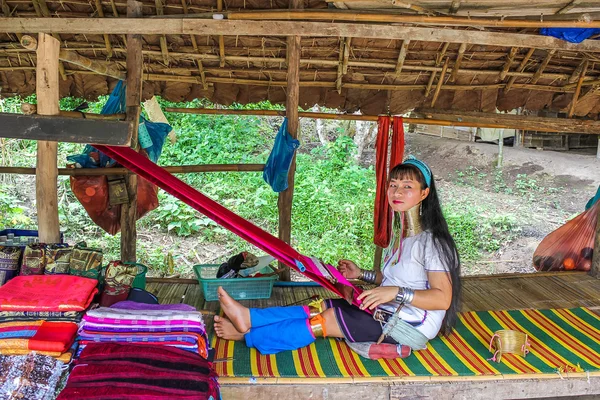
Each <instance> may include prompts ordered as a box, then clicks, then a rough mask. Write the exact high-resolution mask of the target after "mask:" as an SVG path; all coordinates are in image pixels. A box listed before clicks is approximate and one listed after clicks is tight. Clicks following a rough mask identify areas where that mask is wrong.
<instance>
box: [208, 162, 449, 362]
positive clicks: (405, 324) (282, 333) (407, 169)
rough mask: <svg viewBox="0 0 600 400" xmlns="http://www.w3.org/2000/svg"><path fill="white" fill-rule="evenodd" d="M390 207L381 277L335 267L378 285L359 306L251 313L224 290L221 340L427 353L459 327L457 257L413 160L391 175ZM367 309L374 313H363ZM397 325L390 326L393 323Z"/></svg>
mask: <svg viewBox="0 0 600 400" xmlns="http://www.w3.org/2000/svg"><path fill="white" fill-rule="evenodd" d="M389 177H390V178H389V182H388V189H387V197H388V202H389V204H390V207H391V209H392V210H393V212H394V222H393V229H392V238H391V241H390V245H389V246H388V248H387V249H386V250H385V253H384V261H383V268H382V271H381V272H375V271H368V270H363V269H359V268H358V266H357V265H356V264H355V263H354V262H352V261H349V260H340V261H339V262H338V269H339V271H340V272H341V273H342V274H343V275H344V276H345V277H346V278H348V279H360V280H363V281H364V282H367V283H372V284H377V285H380V286H378V287H376V288H374V289H371V290H367V291H365V292H363V293H361V295H360V296H359V300H361V301H362V304H361V306H360V307H356V306H354V305H350V304H348V303H347V302H346V301H345V300H341V299H327V300H324V301H323V302H322V303H321V304H320V305H319V306H318V307H314V306H310V307H309V306H290V307H271V308H265V309H255V308H252V309H249V308H246V307H244V306H243V305H241V304H240V303H238V302H237V301H235V300H234V299H232V298H231V297H230V296H229V295H228V294H227V293H226V292H225V290H223V288H219V301H220V303H221V309H222V310H223V312H224V314H225V316H226V317H219V316H216V317H215V332H216V334H217V336H219V337H221V338H223V339H228V340H245V341H246V344H247V345H248V347H255V348H256V349H257V350H259V351H260V352H261V353H263V354H274V353H277V352H280V351H285V350H295V349H298V348H301V347H304V346H307V345H309V344H311V343H312V342H313V341H314V340H315V338H316V337H319V336H322V337H335V338H344V339H346V341H348V342H349V343H364V342H381V341H382V340H383V341H384V342H385V343H393V344H400V345H406V346H402V348H403V351H402V352H401V353H399V354H401V355H402V356H406V355H408V354H410V351H407V352H405V351H404V348H405V347H406V348H407V349H408V348H412V349H413V350H418V349H422V348H424V347H425V344H426V343H427V341H428V340H430V339H433V338H434V337H435V336H436V335H437V334H438V333H439V332H440V330H442V331H443V332H444V333H448V332H449V331H450V330H451V329H452V327H453V326H454V323H455V320H456V313H457V311H458V301H459V292H460V260H459V257H458V254H457V251H456V245H455V243H454V240H453V239H452V237H451V236H450V234H449V232H448V225H447V223H446V220H445V219H444V216H443V214H442V210H441V207H440V203H439V199H438V195H437V191H436V188H435V181H434V178H433V175H432V173H431V170H430V169H429V167H428V166H427V165H426V164H425V163H424V162H422V161H420V160H417V159H414V158H411V159H408V160H406V161H405V162H404V163H402V164H399V165H397V166H396V167H394V168H393V169H392V170H391V171H390V174H389ZM366 309H369V310H370V311H371V312H373V313H374V315H371V313H368V312H366V311H365V310H366ZM392 321H393V323H392Z"/></svg>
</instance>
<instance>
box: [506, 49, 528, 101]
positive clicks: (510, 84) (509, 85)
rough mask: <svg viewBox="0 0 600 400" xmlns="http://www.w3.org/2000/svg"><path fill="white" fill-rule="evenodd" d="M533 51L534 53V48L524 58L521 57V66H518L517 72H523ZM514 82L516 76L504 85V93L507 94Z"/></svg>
mask: <svg viewBox="0 0 600 400" xmlns="http://www.w3.org/2000/svg"><path fill="white" fill-rule="evenodd" d="M534 51H535V49H534V48H531V49H529V51H528V52H527V54H525V57H523V60H521V64H519V68H518V69H517V72H523V71H525V67H527V63H528V62H529V59H530V58H531V56H532V55H533V52H534ZM516 80H517V76H511V78H510V79H509V80H508V83H507V84H506V88H505V89H504V91H505V92H508V91H509V90H510V89H511V88H512V87H513V85H514V84H515V81H516Z"/></svg>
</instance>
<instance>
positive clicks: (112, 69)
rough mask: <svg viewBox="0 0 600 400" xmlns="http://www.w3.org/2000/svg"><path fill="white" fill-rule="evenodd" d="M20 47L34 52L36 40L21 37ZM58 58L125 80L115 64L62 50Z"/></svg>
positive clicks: (24, 36)
mask: <svg viewBox="0 0 600 400" xmlns="http://www.w3.org/2000/svg"><path fill="white" fill-rule="evenodd" d="M21 45H22V46H23V47H25V48H26V49H28V50H36V49H37V47H38V43H37V40H36V39H35V38H34V37H32V36H29V35H23V37H21ZM58 58H59V60H62V61H67V62H69V63H71V64H75V65H78V66H80V67H82V68H85V69H87V70H89V71H93V72H96V73H98V74H100V75H106V76H111V77H113V78H117V79H120V80H124V79H125V75H126V74H125V72H124V71H121V70H120V69H119V67H118V64H115V63H101V62H99V61H95V60H90V59H89V58H87V57H83V56H80V55H79V54H77V52H74V51H65V50H62V49H61V50H60V51H59V54H58Z"/></svg>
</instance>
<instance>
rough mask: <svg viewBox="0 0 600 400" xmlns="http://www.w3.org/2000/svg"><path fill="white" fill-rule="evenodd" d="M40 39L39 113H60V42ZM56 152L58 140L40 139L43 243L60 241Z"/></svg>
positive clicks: (39, 206) (38, 184)
mask: <svg viewBox="0 0 600 400" xmlns="http://www.w3.org/2000/svg"><path fill="white" fill-rule="evenodd" d="M38 43H39V46H38V49H37V70H36V94H37V100H38V113H39V114H41V115H57V114H58V112H59V107H58V98H59V84H58V53H59V51H60V42H59V41H58V40H56V39H55V38H53V37H52V36H51V35H47V34H45V33H40V34H39V36H38ZM57 153H58V143H57V142H46V141H41V140H40V141H38V143H37V163H36V171H37V173H36V178H35V188H36V196H35V197H36V208H37V219H38V236H39V238H40V241H41V242H42V243H59V242H60V225H59V221H58V194H57V188H58V169H57Z"/></svg>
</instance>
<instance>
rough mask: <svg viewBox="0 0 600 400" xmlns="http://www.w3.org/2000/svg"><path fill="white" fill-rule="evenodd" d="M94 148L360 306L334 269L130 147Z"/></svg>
mask: <svg viewBox="0 0 600 400" xmlns="http://www.w3.org/2000/svg"><path fill="white" fill-rule="evenodd" d="M94 147H95V148H96V149H98V150H99V151H101V152H103V153H104V154H106V155H108V156H109V157H111V158H113V159H114V160H116V161H117V162H118V163H119V164H121V165H123V166H124V167H125V168H127V169H129V170H131V171H133V172H135V173H136V174H138V175H139V176H141V177H142V178H144V179H146V180H148V181H150V182H152V183H154V184H155V185H157V186H158V187H160V188H161V189H163V190H164V191H165V192H167V193H169V194H171V195H173V196H174V197H176V198H178V199H179V200H181V201H183V202H184V203H186V204H187V205H189V206H190V207H192V208H194V209H195V210H197V211H199V212H201V213H202V214H204V215H206V216H207V217H209V218H210V219H212V220H213V221H215V222H216V223H217V224H219V225H221V226H222V227H224V228H226V229H228V230H230V231H231V232H233V233H234V234H236V235H238V236H239V237H241V238H242V239H244V240H246V241H247V242H248V243H251V244H253V245H255V246H256V247H258V248H259V249H261V250H264V251H265V252H267V253H268V254H270V255H272V256H273V257H275V258H276V259H278V260H279V261H281V262H282V263H284V264H285V265H287V266H289V267H291V268H294V269H296V270H298V271H299V272H301V273H303V274H304V275H305V276H307V277H308V278H310V279H311V280H313V281H315V282H317V283H318V284H320V285H321V286H323V287H324V288H326V289H329V290H331V291H332V292H334V293H336V294H338V295H339V296H341V297H342V298H344V299H346V300H347V301H348V302H351V303H353V304H355V305H360V303H361V302H360V301H359V300H358V299H357V297H358V295H359V294H360V293H361V292H362V291H361V290H360V289H359V288H357V287H355V286H354V285H352V284H351V283H350V282H348V280H347V279H346V278H344V276H343V275H342V274H341V273H340V272H339V271H338V270H337V269H336V268H335V267H334V266H332V265H330V264H325V263H322V262H320V261H319V260H317V259H312V258H310V257H307V256H304V255H302V254H300V253H298V252H297V251H296V250H294V249H293V248H292V247H291V246H290V245H289V244H287V243H285V242H284V241H283V240H281V239H278V238H276V237H275V236H273V235H271V234H270V233H268V232H266V231H264V230H262V229H261V228H259V227H258V226H256V225H254V224H253V223H251V222H250V221H247V220H245V219H244V218H242V217H240V216H239V215H237V214H235V213H233V212H232V211H230V210H228V209H227V208H225V207H223V206H222V205H220V204H219V203H217V202H215V201H214V200H212V199H210V198H208V197H207V196H205V195H203V194H202V193H200V192H198V191H197V190H196V189H194V188H192V187H191V186H189V185H188V184H186V183H185V182H183V181H182V180H180V179H178V178H177V177H175V176H173V175H172V174H170V173H169V172H167V171H166V170H165V169H164V168H161V167H159V166H158V165H156V164H155V163H153V162H152V161H150V160H149V159H148V158H146V157H144V156H142V155H140V154H139V153H137V152H135V151H134V150H132V149H131V148H129V147H114V146H100V145H95V146H94ZM324 272H325V273H324Z"/></svg>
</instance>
